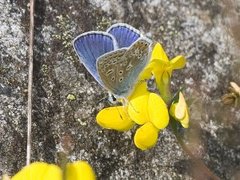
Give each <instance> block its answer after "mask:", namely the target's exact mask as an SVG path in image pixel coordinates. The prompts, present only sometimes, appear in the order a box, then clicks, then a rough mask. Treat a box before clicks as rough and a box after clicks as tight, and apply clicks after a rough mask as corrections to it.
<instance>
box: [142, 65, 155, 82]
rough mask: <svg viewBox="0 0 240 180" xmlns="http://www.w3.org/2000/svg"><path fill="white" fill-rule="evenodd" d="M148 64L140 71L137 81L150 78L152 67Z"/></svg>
mask: <svg viewBox="0 0 240 180" xmlns="http://www.w3.org/2000/svg"><path fill="white" fill-rule="evenodd" d="M150 64H151V63H150ZM150 64H149V65H147V66H146V68H144V70H143V71H142V72H141V73H140V75H139V81H144V80H147V79H149V78H151V76H152V67H151V65H150Z"/></svg>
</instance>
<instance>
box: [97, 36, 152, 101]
mask: <svg viewBox="0 0 240 180" xmlns="http://www.w3.org/2000/svg"><path fill="white" fill-rule="evenodd" d="M149 46H150V42H149V41H148V40H146V39H144V38H140V39H139V40H137V41H136V42H135V43H134V44H133V45H132V46H131V47H130V48H129V49H127V50H126V49H124V50H122V51H121V49H120V50H117V51H114V52H111V53H108V54H106V55H104V56H102V57H100V58H99V59H98V61H97V64H98V71H99V75H100V77H101V79H102V80H103V82H104V84H105V85H106V87H107V88H108V90H109V91H111V92H112V93H113V94H114V95H117V96H119V97H126V96H127V95H129V92H130V91H131V90H132V88H133V87H134V85H135V84H136V81H137V78H138V76H139V74H140V73H141V72H142V70H143V69H144V67H145V66H146V64H147V63H148V60H149V57H148V54H149ZM115 52H116V54H115ZM112 61H113V62H114V63H109V66H110V69H107V68H108V67H107V68H106V69H105V71H103V70H102V68H104V66H103V65H101V64H104V65H106V64H108V62H112ZM103 62H104V63H103ZM109 70H110V71H109ZM111 70H113V71H114V73H112V72H111Z"/></svg>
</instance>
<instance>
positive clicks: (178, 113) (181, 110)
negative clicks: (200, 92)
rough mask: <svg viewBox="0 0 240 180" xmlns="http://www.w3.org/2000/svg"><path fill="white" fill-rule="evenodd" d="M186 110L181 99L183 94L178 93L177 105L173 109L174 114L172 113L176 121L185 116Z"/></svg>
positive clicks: (184, 103)
mask: <svg viewBox="0 0 240 180" xmlns="http://www.w3.org/2000/svg"><path fill="white" fill-rule="evenodd" d="M186 109H187V104H186V101H185V99H184V97H183V94H182V93H181V92H180V93H179V99H178V103H177V105H176V109H175V113H174V114H175V117H176V118H177V119H183V118H184V116H185V112H186Z"/></svg>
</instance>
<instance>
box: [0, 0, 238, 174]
mask: <svg viewBox="0 0 240 180" xmlns="http://www.w3.org/2000/svg"><path fill="white" fill-rule="evenodd" d="M236 2H239V1H236ZM237 9H238V12H239V8H237ZM223 12H224V11H223V5H222V4H221V2H220V1H218V0H216V1H212V0H203V1H198V0H188V1H187V0H179V1H176V0H146V1H136V0H130V1H127V0H106V1H105V0H71V1H70V0H66V1H57V0H36V8H35V22H36V24H35V41H34V86H33V130H32V138H33V139H32V141H33V143H32V146H33V147H32V148H33V149H32V161H39V160H41V161H46V162H49V163H56V161H57V160H56V153H57V152H59V151H60V150H61V146H63V144H69V145H68V146H70V148H69V149H72V150H71V152H70V153H69V155H70V160H71V161H74V160H78V159H82V160H88V161H89V162H90V163H91V164H92V166H93V167H94V169H95V171H96V173H97V176H98V178H99V179H164V178H165V179H171V178H172V179H192V178H193V176H196V174H197V173H200V174H201V172H198V169H193V168H191V167H192V165H191V163H190V161H189V157H188V156H187V154H186V153H185V152H184V151H183V150H182V148H181V146H179V144H178V143H177V140H176V138H175V136H174V135H173V134H172V131H171V130H170V129H166V130H164V131H162V132H161V133H160V136H159V140H158V143H157V145H156V147H154V148H152V149H151V150H149V151H145V152H142V151H140V150H138V149H137V148H136V147H135V146H134V144H133V141H132V139H133V135H134V132H135V130H134V129H133V130H131V131H129V132H125V133H119V132H115V131H111V130H104V129H102V128H101V127H99V126H98V125H97V124H96V122H95V116H96V114H97V112H98V111H99V110H100V109H102V108H103V107H104V106H107V103H102V102H101V103H100V100H101V99H102V98H104V97H105V96H106V95H107V93H106V91H105V90H104V89H102V88H101V87H100V86H99V85H98V84H97V83H96V82H95V81H94V79H93V78H92V77H91V76H90V74H89V73H88V72H87V71H86V69H85V68H84V67H83V65H81V64H80V63H79V60H78V58H77V57H76V55H75V53H74V52H73V48H72V45H71V41H72V39H73V38H74V37H76V36H77V35H78V34H80V33H82V32H85V31H89V30H105V29H106V28H107V27H108V26H109V25H111V24H113V23H116V22H125V23H129V24H131V25H132V26H134V27H136V28H138V29H140V30H141V31H142V32H143V33H145V34H146V35H147V36H148V37H150V38H152V39H154V40H155V41H159V42H161V43H162V45H163V46H164V47H165V49H166V52H167V53H168V55H169V57H170V58H173V57H174V56H176V55H179V54H183V55H185V56H186V58H187V60H188V63H187V66H186V68H184V69H183V70H181V71H177V72H174V75H173V83H172V86H173V90H176V89H177V88H178V87H179V86H185V87H186V90H185V96H186V97H187V99H188V101H189V104H191V105H190V110H191V126H190V128H189V129H188V130H186V131H185V138H186V141H189V144H190V147H192V148H191V150H192V151H193V152H194V154H195V155H196V156H198V157H199V158H201V159H202V160H203V161H204V162H205V163H206V164H207V165H208V166H209V168H210V169H211V170H212V172H213V173H215V174H216V175H217V176H219V177H220V178H221V179H230V178H231V177H236V176H237V173H239V168H240V167H239V166H240V141H239V136H240V128H239V127H240V126H239V123H240V114H239V109H237V108H233V107H226V106H224V105H222V103H221V101H220V97H221V96H222V95H223V93H225V92H227V90H226V88H227V87H228V84H229V82H230V81H235V82H237V83H238V84H240V79H239V77H240V76H239V75H240V72H239V64H240V63H239V58H237V57H235V56H234V48H235V50H236V47H234V46H233V43H232V41H231V40H232V38H234V37H232V36H230V35H229V31H228V27H227V26H226V25H225V23H224V21H223V20H224V17H225V16H224V14H223ZM28 29H29V6H28V1H26V0H17V1H15V0H12V1H8V0H0V62H1V63H0V102H1V103H0V176H1V175H2V174H3V173H8V174H11V175H12V174H14V173H16V172H17V171H18V170H19V169H21V167H23V166H24V165H25V157H26V130H27V108H26V105H27V79H28V58H27V54H28V52H27V49H28V39H29V37H28ZM238 52H239V51H238ZM69 94H73V95H74V96H75V97H76V100H74V101H71V100H69V99H68V98H67V96H68V95H69ZM65 146H66V145H65Z"/></svg>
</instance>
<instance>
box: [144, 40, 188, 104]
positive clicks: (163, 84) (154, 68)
mask: <svg viewBox="0 0 240 180" xmlns="http://www.w3.org/2000/svg"><path fill="white" fill-rule="evenodd" d="M185 64H186V60H185V58H184V57H183V56H176V57H175V58H173V59H172V60H171V61H169V59H168V57H167V55H166V53H165V51H164V49H163V47H162V46H161V44H159V43H156V45H155V46H154V48H153V51H152V55H151V60H150V63H149V64H148V65H147V67H146V68H145V69H144V71H143V72H142V73H141V74H140V79H149V78H151V76H152V75H153V76H154V77H155V79H156V83H157V87H158V90H159V92H160V94H161V96H162V98H163V99H164V100H165V102H168V100H169V98H170V91H169V85H170V78H171V76H172V71H173V70H175V69H181V68H183V67H184V66H185Z"/></svg>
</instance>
